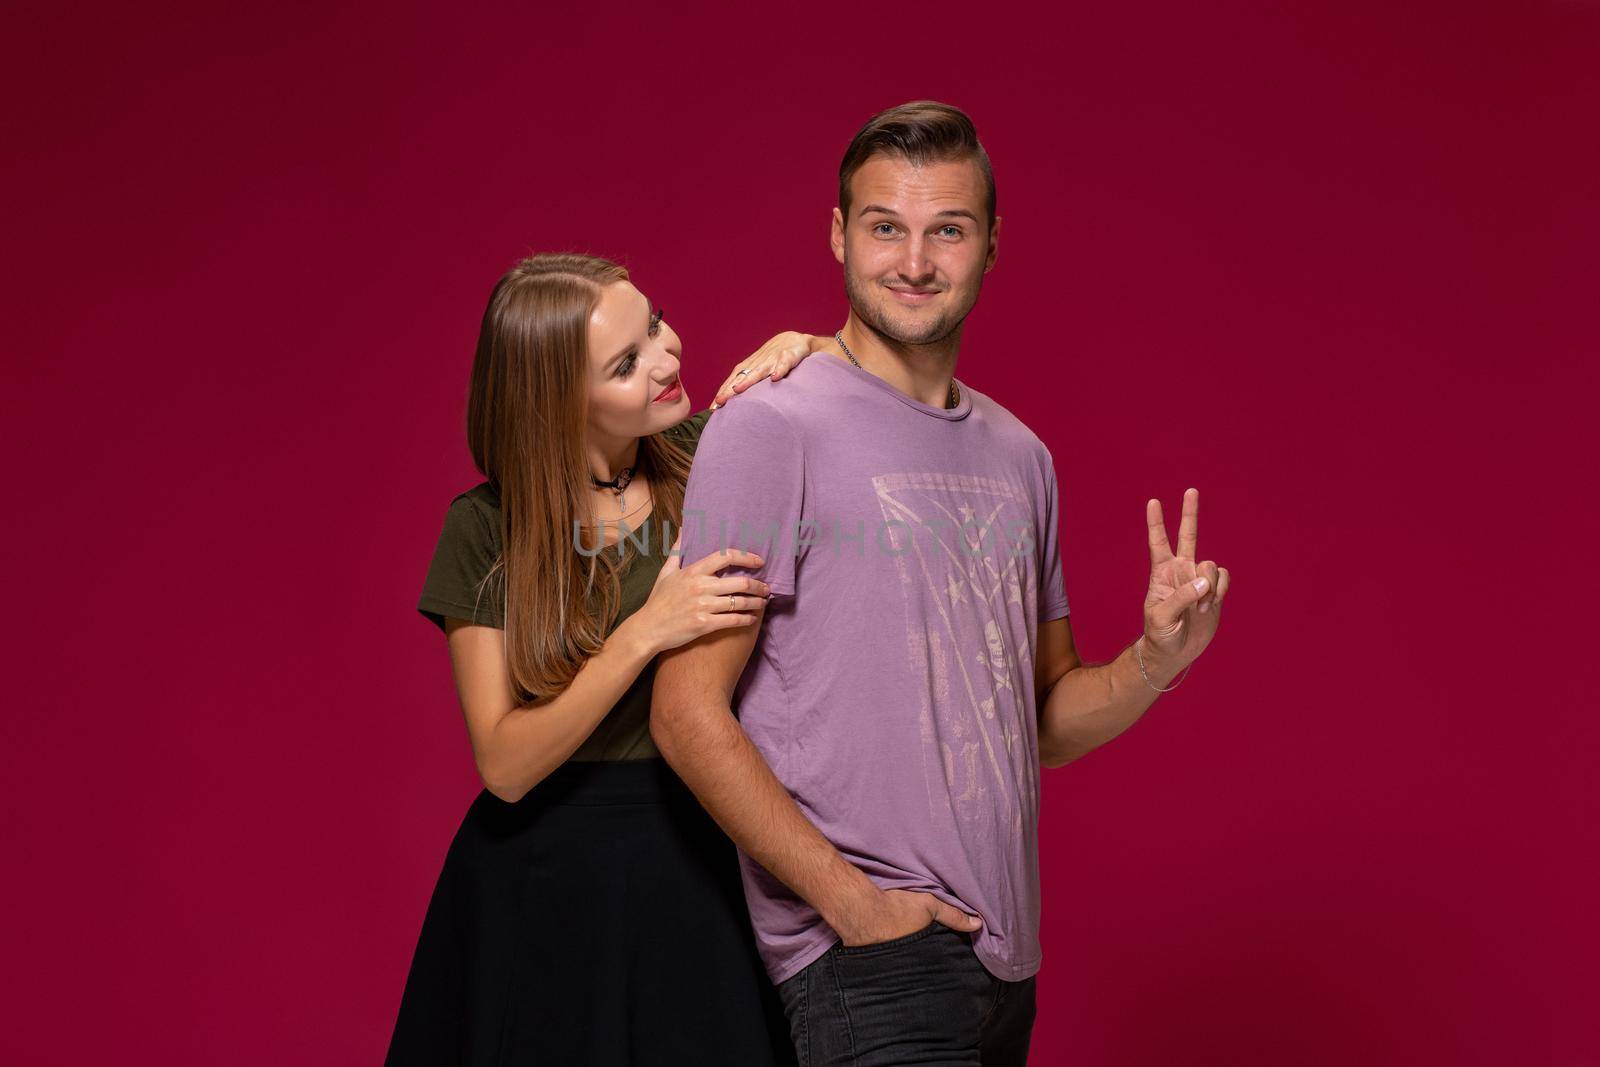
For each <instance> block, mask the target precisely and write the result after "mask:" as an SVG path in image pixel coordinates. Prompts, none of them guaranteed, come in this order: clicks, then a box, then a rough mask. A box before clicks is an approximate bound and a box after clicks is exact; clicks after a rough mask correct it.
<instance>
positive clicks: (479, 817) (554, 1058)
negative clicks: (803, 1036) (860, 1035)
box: [385, 758, 795, 1067]
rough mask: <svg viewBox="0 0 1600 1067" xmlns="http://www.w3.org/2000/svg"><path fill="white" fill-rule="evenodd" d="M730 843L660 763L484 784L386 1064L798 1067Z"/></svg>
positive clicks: (432, 918)
mask: <svg viewBox="0 0 1600 1067" xmlns="http://www.w3.org/2000/svg"><path fill="white" fill-rule="evenodd" d="M794 1062H795V1061H794V1052H793V1048H792V1046H791V1044H790V1041H789V1028H788V1023H787V1021H786V1019H785V1016H784V1013H783V1007H782V1004H781V1002H780V1001H779V999H778V996H777V990H776V989H775V988H773V986H772V983H771V981H769V980H768V978H767V975H766V972H765V971H764V970H763V968H762V966H761V960H760V957H759V956H758V955H757V953H756V948H755V939H754V935H753V934H752V932H751V929H750V919H749V915H748V913H747V912H746V910H745V903H744V892H743V889H742V888H741V885H740V881H739V867H738V857H737V853H736V851H735V849H734V846H733V842H732V841H730V840H729V839H728V838H727V837H726V836H725V835H724V834H723V832H722V830H721V828H720V827H718V826H717V824H716V823H715V822H714V821H713V820H712V819H711V817H710V816H709V815H708V814H706V812H705V810H704V809H703V808H701V806H700V804H699V802H698V801H697V800H696V799H695V797H694V794H693V793H691V792H690V791H689V788H688V787H687V786H686V785H684V784H683V781H682V779H680V778H679V777H678V776H677V775H676V774H675V773H674V772H673V771H672V769H671V768H670V767H669V766H668V765H667V763H666V761H665V760H663V759H660V758H655V759H644V760H628V761H602V762H582V761H568V762H567V763H565V764H563V765H561V766H560V767H558V768H557V769H556V770H555V771H554V772H553V773H552V774H550V775H549V776H548V777H547V778H545V779H544V781H542V782H540V783H539V784H538V785H537V786H535V787H534V788H533V789H532V790H530V791H529V792H528V794H527V796H525V797H523V798H522V799H521V800H520V801H518V802H517V803H515V804H508V803H506V802H505V801H502V800H500V799H498V798H496V797H495V796H494V794H492V793H490V792H489V791H488V790H484V791H483V792H482V793H481V794H479V796H478V798H477V799H476V800H475V801H474V802H473V804H472V807H471V808H469V809H468V811H467V815H466V818H465V819H464V820H463V821H462V823H461V829H460V830H458V831H457V832H456V836H455V840H454V841H452V842H451V845H450V851H449V853H448V854H447V855H446V857H445V861H444V870H443V872H442V873H441V874H440V876H439V882H438V885H437V886H436V887H435V889H434V892H433V898H432V900H431V901H430V902H429V904H428V912H427V915H426V917H425V918H424V919H423V923H422V934H421V936H420V938H419V939H418V941H417V951H416V955H415V956H414V957H413V959H412V962H411V971H410V974H409V975H408V977H407V978H406V987H405V993H404V995H403V996H402V997H401V1001H400V1012H399V1018H398V1020H397V1021H396V1023H395V1028H394V1036H393V1038H392V1039H391V1041H390V1045H389V1054H388V1058H387V1059H386V1060H385V1063H386V1064H387V1065H388V1067H399V1065H404V1064H426V1065H428V1067H440V1065H443V1064H459V1065H464V1067H466V1065H471V1067H477V1065H480V1064H482V1065H489V1064H493V1065H497V1067H501V1065H518V1067H521V1065H532V1064H536V1065H547V1064H549V1065H562V1067H565V1065H573V1067H580V1065H585V1064H652V1065H653V1064H662V1065H678V1064H685V1065H688V1064H694V1065H712V1064H727V1065H729V1067H734V1065H737V1067H766V1065H789V1064H793V1063H794Z"/></svg>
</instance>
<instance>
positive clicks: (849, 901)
mask: <svg viewBox="0 0 1600 1067" xmlns="http://www.w3.org/2000/svg"><path fill="white" fill-rule="evenodd" d="M650 731H651V736H652V737H653V738H654V740H655V742H656V747H657V748H659V749H660V750H661V754H662V756H664V757H665V758H666V760H667V762H668V763H669V764H670V765H671V766H672V769H673V770H674V771H676V772H677V773H678V776H679V777H680V778H682V779H683V781H684V783H685V784H686V785H688V787H689V789H690V790H691V791H692V792H693V793H694V795H695V796H696V797H697V798H699V800H700V803H701V805H702V806H703V807H704V808H705V809H706V811H707V812H709V813H710V814H711V817H712V819H714V820H715V821H716V823H717V825H718V826H720V827H722V831H723V833H725V834H727V835H728V836H729V837H730V838H732V839H733V842H734V843H735V844H737V845H738V846H739V847H740V848H741V849H743V850H744V852H745V853H746V854H747V855H748V856H749V857H750V858H751V859H753V860H755V861H756V862H757V863H759V864H761V866H762V867H764V868H766V869H767V871H768V872H770V873H771V874H772V875H773V877H775V878H777V879H778V880H779V881H781V882H782V883H783V884H784V885H786V886H788V887H789V888H790V889H792V890H794V892H796V893H798V894H799V895H800V897H801V898H802V899H804V900H805V901H806V902H807V903H808V904H810V905H811V906H812V907H813V908H816V909H817V911H818V912H819V913H820V914H821V915H822V917H823V919H824V920H825V921H827V922H828V924H829V925H831V926H834V927H835V928H838V927H839V926H841V925H842V922H841V920H842V918H843V917H844V916H845V915H847V914H848V913H849V912H850V910H851V908H852V906H853V905H854V903H855V902H856V901H858V900H860V899H862V897H863V896H864V895H867V894H870V893H871V892H872V891H874V890H875V889H876V887H875V886H874V885H873V884H872V882H871V881H870V880H869V879H868V878H867V876H866V875H865V874H863V873H861V871H860V870H859V869H858V868H857V867H855V866H854V865H852V864H851V863H850V862H849V861H848V860H846V859H845V858H844V857H843V856H841V855H840V854H839V850H838V849H836V848H834V847H833V844H832V842H830V841H829V840H828V839H827V838H825V837H823V836H822V834H821V832H820V831H818V830H817V828H816V827H815V826H814V825H812V823H811V820H810V819H807V818H806V816H805V813H804V812H802V811H801V810H800V807H799V805H797V804H796V803H795V802H794V798H792V797H791V796H789V791H788V790H787V789H786V788H784V785H783V783H782V782H780V781H778V778H777V776H776V775H775V774H773V773H772V768H771V767H769V766H767V761H766V758H765V757H763V756H762V754H761V750H760V749H758V748H756V746H755V745H754V744H753V743H752V742H751V740H750V738H749V737H748V736H747V735H746V734H745V732H744V730H743V728H741V727H740V726H739V723H738V720H736V719H735V718H734V717H733V713H732V712H731V711H730V710H728V708H727V707H726V706H721V707H718V706H715V705H709V706H701V707H694V708H682V709H679V710H678V711H676V712H674V713H672V714H670V715H665V716H664V715H661V714H659V711H658V713H657V714H654V715H652V717H651V722H650Z"/></svg>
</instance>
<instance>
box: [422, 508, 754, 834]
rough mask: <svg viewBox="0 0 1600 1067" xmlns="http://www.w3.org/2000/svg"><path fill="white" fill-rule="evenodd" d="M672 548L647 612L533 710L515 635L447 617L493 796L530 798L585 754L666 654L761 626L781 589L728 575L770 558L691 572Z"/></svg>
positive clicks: (749, 557) (710, 561) (740, 558)
mask: <svg viewBox="0 0 1600 1067" xmlns="http://www.w3.org/2000/svg"><path fill="white" fill-rule="evenodd" d="M680 540H681V534H680ZM672 547H673V549H674V552H673V553H672V554H669V555H668V557H667V559H666V561H665V562H664V563H662V565H661V571H660V573H659V574H657V575H656V581H655V585H654V586H653V587H652V588H651V590H650V596H649V598H648V599H647V600H646V601H645V602H644V605H643V606H642V607H640V608H639V610H638V611H636V612H634V613H633V614H632V615H629V616H628V617H627V618H626V619H624V620H622V622H621V623H620V624H619V625H618V626H617V628H616V629H615V630H613V631H611V634H610V636H608V637H607V638H606V639H605V643H604V644H602V645H601V646H600V650H599V651H598V652H596V653H595V654H594V655H592V656H590V657H589V658H588V659H586V660H585V661H584V662H583V664H582V666H580V667H579V668H578V671H577V673H576V674H574V675H573V676H572V681H570V682H568V683H567V687H566V688H565V689H563V690H562V691H561V692H560V693H558V694H556V695H555V696H553V697H549V698H546V699H544V700H540V701H536V702H535V703H532V704H520V705H519V704H518V703H517V702H516V698H515V695H514V693H513V692H512V688H511V672H510V670H509V669H508V668H507V666H506V652H505V631H503V630H499V629H496V628H495V627H492V626H479V625H475V624H472V623H469V622H467V621H466V620H464V619H457V618H452V617H448V616H447V617H446V618H445V635H446V638H447V641H448V643H449V646H450V666H451V670H452V673H453V674H454V675H455V679H456V694H457V696H459V697H460V699H461V709H462V711H463V712H464V713H465V714H466V717H467V734H468V736H469V737H470V738H471V740H472V758H473V760H474V762H476V763H477V765H478V776H479V777H480V778H482V779H483V784H484V786H485V787H486V788H487V789H488V790H489V792H491V793H493V794H494V795H495V796H497V797H499V798H500V799H501V800H504V801H506V802H508V803H515V802H516V801H518V800H521V799H522V798H523V797H524V796H525V795H527V793H528V791H529V790H530V789H532V788H533V787H534V786H536V785H538V784H539V783H540V782H542V781H544V779H545V776H546V775H548V774H549V773H550V772H551V771H553V770H555V769H556V768H557V767H559V766H560V765H561V764H563V763H565V762H566V761H567V760H568V759H569V758H570V757H571V756H572V754H573V753H574V752H576V751H577V750H578V746H579V745H581V744H583V742H584V740H585V739H587V738H588V736H589V735H590V734H591V733H593V732H594V728H595V727H596V726H598V725H599V724H600V720H601V719H603V718H605V717H606V715H607V713H609V712H610V711H611V709H612V708H613V707H615V706H616V704H617V701H619V700H621V699H622V695H623V694H624V693H626V692H627V691H628V687H629V686H631V685H632V684H633V683H634V680H635V679H637V678H638V677H639V672H640V671H643V670H644V669H645V666H646V665H648V664H649V662H650V661H651V659H653V658H654V657H655V656H656V655H657V654H658V653H660V652H664V651H666V650H667V649H669V648H677V647H678V646H679V645H682V644H685V643H687V642H689V641H694V640H696V639H698V638H700V637H703V636H705V635H706V634H708V633H711V632H712V631H714V630H722V629H727V628H729V627H734V626H749V625H752V624H753V623H754V622H755V621H756V618H757V613H758V612H759V611H760V610H761V608H762V607H764V605H765V601H766V597H767V596H768V595H769V594H770V593H771V589H770V588H768V586H767V584H766V583H765V582H762V581H759V580H758V579H756V578H752V577H750V576H749V575H742V574H741V575H727V576H723V575H721V574H719V573H718V572H720V571H722V570H725V569H726V568H728V567H745V568H748V567H759V566H760V565H761V557H760V556H757V555H755V554H753V553H750V552H745V551H742V550H740V549H724V550H723V551H721V552H713V553H712V554H711V555H709V556H707V557H705V558H704V559H702V560H699V561H697V562H696V563H694V564H693V565H692V566H690V567H687V568H684V567H681V566H680V561H681V557H680V556H678V555H677V554H676V549H677V547H678V545H677V543H674V544H673V546H672Z"/></svg>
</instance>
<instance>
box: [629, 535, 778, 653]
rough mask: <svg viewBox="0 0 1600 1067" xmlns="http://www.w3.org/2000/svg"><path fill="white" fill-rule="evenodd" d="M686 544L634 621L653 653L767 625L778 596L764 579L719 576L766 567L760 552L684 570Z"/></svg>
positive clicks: (720, 555) (723, 555)
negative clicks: (770, 600) (770, 602)
mask: <svg viewBox="0 0 1600 1067" xmlns="http://www.w3.org/2000/svg"><path fill="white" fill-rule="evenodd" d="M682 542H683V534H682V532H679V534H678V538H677V540H675V541H673V542H672V549H673V551H672V553H671V554H669V555H668V556H667V561H666V562H665V563H663V564H662V565H661V573H660V574H658V575H657V576H656V584H655V586H654V587H653V588H652V589H651V590H650V598H649V599H648V600H646V601H645V604H644V607H642V608H640V609H639V610H638V611H637V612H635V613H634V614H633V615H632V616H631V617H630V618H629V620H628V622H630V623H633V624H634V625H635V626H636V627H638V628H639V632H640V634H641V635H642V636H643V638H644V640H645V641H646V643H647V646H648V647H649V648H650V650H651V651H653V652H665V651H667V650H668V649H672V648H677V647H678V646H680V645H686V644H688V643H689V642H690V641H693V640H695V639H697V638H700V637H704V636H705V635H706V634H708V633H712V632H713V631H716V630H726V629H730V628H732V627H735V626H753V625H755V624H756V623H757V622H760V621H761V613H762V612H763V611H765V610H766V606H767V597H768V596H770V595H771V593H772V590H771V588H770V587H769V586H768V585H767V583H766V582H763V581H762V580H761V579H759V578H754V577H751V576H750V575H745V574H737V575H727V576H722V575H719V574H717V572H718V571H720V570H722V569H724V568H726V567H751V568H754V567H759V566H761V564H762V559H761V557H760V556H758V555H756V554H755V553H754V552H745V551H742V550H741V549H737V548H731V549H723V550H721V551H718V552H713V553H712V554H711V555H709V556H707V557H706V558H705V559H702V560H699V561H698V562H696V563H693V564H691V565H690V566H688V567H684V566H681V564H682V562H683V557H681V556H679V555H678V554H677V553H678V549H679V548H680V546H681V545H682Z"/></svg>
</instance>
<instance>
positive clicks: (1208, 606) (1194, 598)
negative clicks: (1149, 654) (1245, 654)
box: [1144, 489, 1228, 669]
mask: <svg viewBox="0 0 1600 1067" xmlns="http://www.w3.org/2000/svg"><path fill="white" fill-rule="evenodd" d="M1144 511H1145V520H1146V523H1147V524H1148V526H1149V528H1150V591H1149V592H1148V593H1146V594H1145V598H1144V639H1145V644H1147V645H1149V646H1150V647H1151V648H1153V649H1154V650H1155V651H1156V652H1157V653H1158V654H1159V655H1161V656H1162V657H1164V658H1166V659H1167V660H1169V661H1170V662H1171V663H1172V664H1173V665H1174V667H1175V668H1179V669H1181V668H1183V667H1187V666H1188V665H1189V664H1191V663H1193V662H1194V661H1195V660H1196V659H1198V658H1199V656H1200V653H1202V652H1204V651H1205V649H1206V646H1207V645H1209V644H1210V643H1211V639H1212V638H1213V637H1215V636H1216V633H1217V626H1218V625H1219V624H1220V623H1221V622H1222V601H1223V598H1224V597H1226V596H1227V595H1228V568H1226V567H1218V566H1217V565H1216V563H1214V562H1212V561H1211V560H1209V559H1208V560H1206V561H1205V562H1204V563H1200V564H1196V563H1195V561H1194V554H1195V543H1196V541H1198V540H1199V534H1200V490H1198V489H1190V490H1188V491H1187V492H1185V493H1184V494H1183V519H1182V520H1181V521H1180V522H1179V524H1178V554H1177V555H1173V554H1172V548H1171V546H1169V545H1168V544H1167V524H1166V521H1165V520H1164V519H1163V518H1162V517H1161V501H1159V500H1154V499H1152V500H1150V501H1149V502H1148V503H1146V504H1145V506H1144ZM1200 580H1203V581H1204V582H1205V587H1204V588H1203V589H1196V588H1195V583H1196V582H1197V581H1200Z"/></svg>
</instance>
